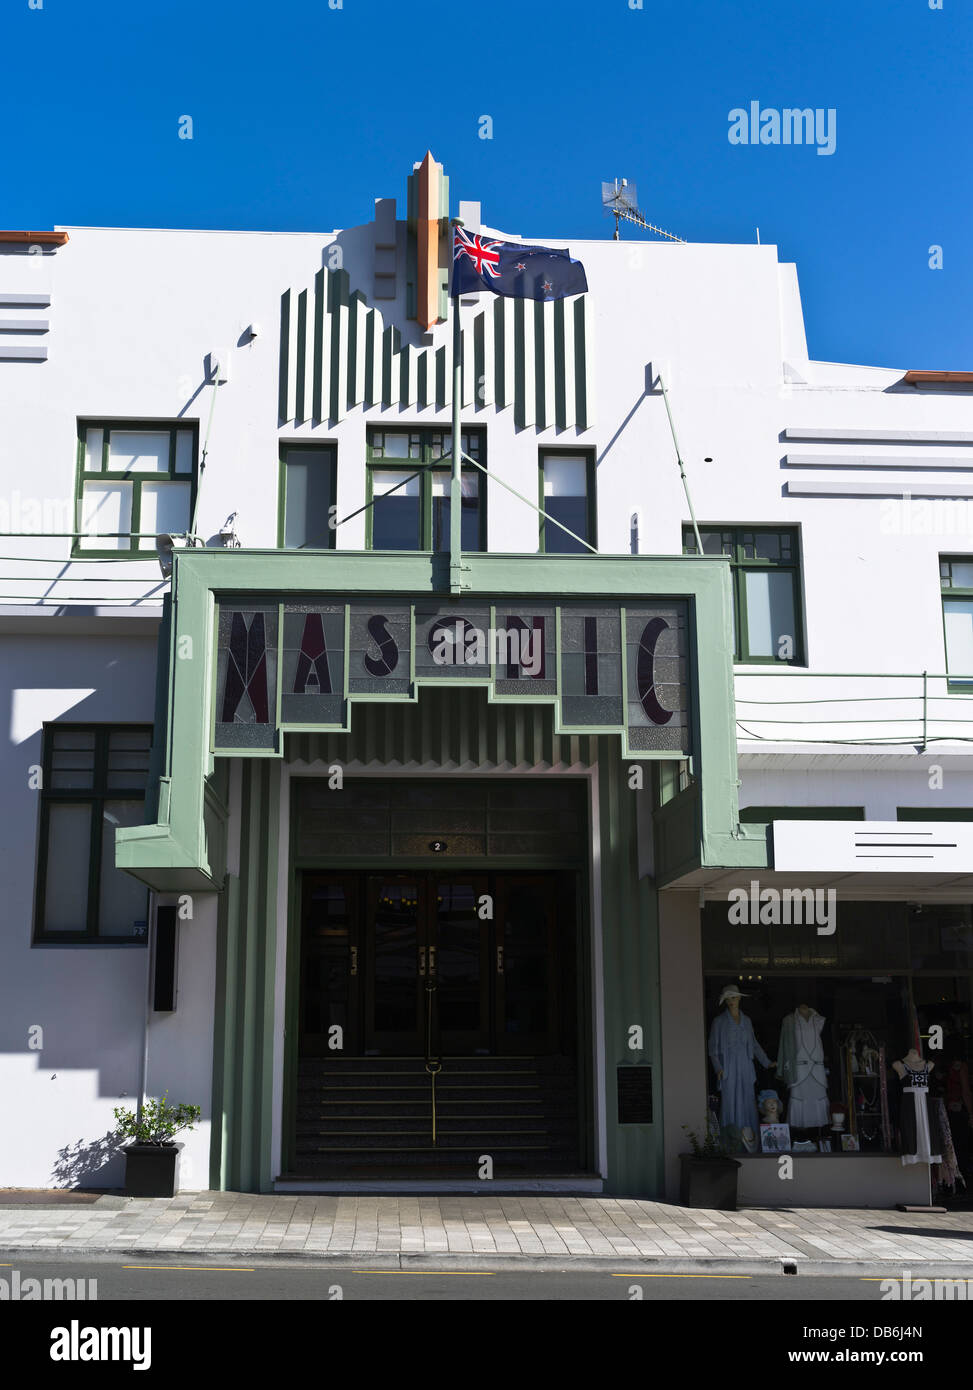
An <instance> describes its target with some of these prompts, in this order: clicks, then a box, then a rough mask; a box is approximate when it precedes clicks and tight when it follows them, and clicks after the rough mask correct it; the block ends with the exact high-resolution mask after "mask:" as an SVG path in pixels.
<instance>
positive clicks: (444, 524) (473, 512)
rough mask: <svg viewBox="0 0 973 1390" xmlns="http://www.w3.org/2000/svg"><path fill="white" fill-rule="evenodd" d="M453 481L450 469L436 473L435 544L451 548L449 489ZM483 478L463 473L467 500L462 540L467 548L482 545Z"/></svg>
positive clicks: (433, 486) (434, 506) (462, 526)
mask: <svg viewBox="0 0 973 1390" xmlns="http://www.w3.org/2000/svg"><path fill="white" fill-rule="evenodd" d="M451 481H452V475H451V474H450V473H438V472H437V473H434V474H433V475H432V548H433V550H448V549H449V517H450V505H449V489H450V483H451ZM479 481H480V480H479V478H478V477H477V476H476V475H475V474H473V475H472V476H471V475H470V473H469V472H467V473H464V474H463V477H462V489H463V501H462V518H461V523H460V525H461V538H460V544H461V545H462V548H463V549H464V550H479V548H480V498H479V490H480V489H479Z"/></svg>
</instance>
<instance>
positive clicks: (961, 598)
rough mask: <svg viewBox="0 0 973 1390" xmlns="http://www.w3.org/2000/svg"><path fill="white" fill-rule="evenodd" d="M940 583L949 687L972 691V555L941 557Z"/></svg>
mask: <svg viewBox="0 0 973 1390" xmlns="http://www.w3.org/2000/svg"><path fill="white" fill-rule="evenodd" d="M939 581H940V585H941V586H942V591H943V628H944V630H945V634H946V670H947V671H948V672H949V685H950V688H952V689H961V690H969V689H971V688H973V555H944V556H943V557H942V558H941V559H940V561H939ZM964 677H965V679H964Z"/></svg>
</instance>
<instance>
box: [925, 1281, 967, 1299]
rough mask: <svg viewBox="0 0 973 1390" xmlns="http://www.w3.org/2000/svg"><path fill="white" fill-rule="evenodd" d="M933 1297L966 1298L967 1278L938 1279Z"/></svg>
mask: <svg viewBox="0 0 973 1390" xmlns="http://www.w3.org/2000/svg"><path fill="white" fill-rule="evenodd" d="M933 1298H937V1299H949V1300H952V1299H954V1298H959V1299H965V1298H966V1280H965V1279H937V1280H936V1281H935V1283H934V1292H933Z"/></svg>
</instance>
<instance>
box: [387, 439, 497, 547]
mask: <svg viewBox="0 0 973 1390" xmlns="http://www.w3.org/2000/svg"><path fill="white" fill-rule="evenodd" d="M452 437H453V436H452V433H451V431H449V430H432V429H412V430H409V429H398V430H396V429H370V430H369V431H368V484H367V493H368V496H367V507H368V510H367V518H368V519H367V522H366V543H367V546H368V548H369V549H370V550H448V549H449V533H450V510H451V499H450V486H451V482H452V469H451V466H449V462H448V460H447V466H446V467H443V466H442V461H443V460H444V459H445V458H446V456H447V455H448V454H449V451H450V448H451V445H452ZM462 447H463V452H464V453H465V454H467V455H468V456H469V457H470V458H471V459H475V460H476V462H477V463H483V462H484V457H483V456H484V454H485V451H486V441H485V434H484V432H483V431H482V430H473V429H471V430H464V431H463V432H462ZM399 460H401V463H398V461H399ZM397 463H398V466H396V464H397ZM437 465H438V466H437ZM484 476H485V475H484V474H481V473H480V472H479V470H478V469H477V468H475V467H474V466H473V465H472V464H469V463H464V465H463V469H462V475H461V487H462V501H461V517H460V530H461V544H462V548H463V549H464V550H466V551H471V552H475V551H481V550H485V549H486V508H485V505H484V503H485V495H486V490H485V488H484V487H483V486H482V479H483V477H484Z"/></svg>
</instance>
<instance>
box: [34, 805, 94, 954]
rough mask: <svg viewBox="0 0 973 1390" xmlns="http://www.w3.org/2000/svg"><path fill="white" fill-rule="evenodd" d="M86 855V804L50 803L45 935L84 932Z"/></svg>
mask: <svg viewBox="0 0 973 1390" xmlns="http://www.w3.org/2000/svg"><path fill="white" fill-rule="evenodd" d="M90 851H91V806H90V804H89V803H87V802H83V803H81V804H80V805H59V804H58V803H56V802H55V803H53V804H52V805H51V807H50V810H49V814H48V821H47V873H46V879H45V883H44V922H43V927H44V930H45V931H85V929H86V928H87V916H88V860H89V855H90Z"/></svg>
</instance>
